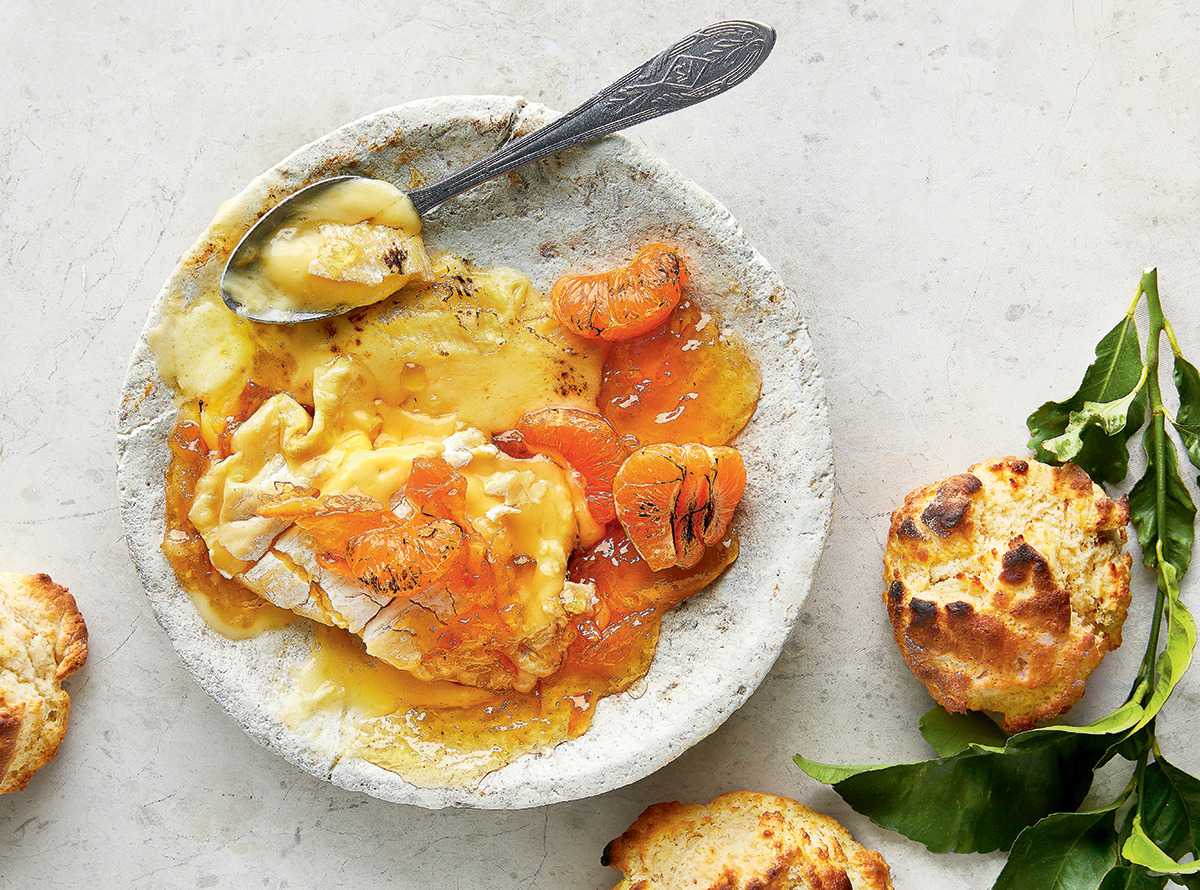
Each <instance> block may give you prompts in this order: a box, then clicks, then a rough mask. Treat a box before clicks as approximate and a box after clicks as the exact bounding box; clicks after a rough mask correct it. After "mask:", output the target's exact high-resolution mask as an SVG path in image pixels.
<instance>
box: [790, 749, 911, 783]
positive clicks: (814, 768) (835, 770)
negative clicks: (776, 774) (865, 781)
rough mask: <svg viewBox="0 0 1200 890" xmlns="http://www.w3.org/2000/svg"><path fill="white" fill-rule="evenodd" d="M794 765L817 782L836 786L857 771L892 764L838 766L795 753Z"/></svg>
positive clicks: (877, 768) (860, 771) (868, 770)
mask: <svg viewBox="0 0 1200 890" xmlns="http://www.w3.org/2000/svg"><path fill="white" fill-rule="evenodd" d="M792 760H793V761H795V763H796V766H798V767H800V769H802V770H804V771H805V772H806V773H808V774H809V775H810V776H812V777H813V778H814V779H816V780H817V781H818V782H824V783H825V784H826V785H833V786H835V787H836V786H837V783H838V782H841V781H844V780H845V779H849V778H850V777H852V776H857V775H858V774H859V773H869V772H874V771H877V770H885V769H891V768H892V765H883V766H838V765H836V764H832V763H819V762H818V761H816V760H808V759H807V758H804V757H801V756H800V755H799V754H797V755H796V756H795V757H793V758H792Z"/></svg>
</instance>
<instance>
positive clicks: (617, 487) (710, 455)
mask: <svg viewBox="0 0 1200 890" xmlns="http://www.w3.org/2000/svg"><path fill="white" fill-rule="evenodd" d="M745 487H746V468H745V465H744V464H743V462H742V459H741V455H739V454H738V453H737V452H736V451H735V450H734V449H732V448H726V447H723V446H719V447H716V448H709V447H707V446H705V445H700V444H697V443H691V444H687V445H674V444H669V443H668V444H657V445H648V446H647V447H645V448H642V449H639V450H638V451H636V452H634V453H633V454H632V455H630V457H629V458H628V459H627V460H626V461H625V463H624V464H622V465H621V469H620V471H619V472H618V473H617V478H616V481H615V482H614V484H613V500H614V502H615V505H616V509H617V518H618V519H620V520H621V525H622V527H624V529H625V532H626V533H627V534H628V535H629V540H630V541H632V542H633V544H634V546H635V547H637V550H638V553H640V554H641V556H642V558H643V559H645V561H646V563H647V565H649V566H650V567H651V568H652V569H654V570H655V571H660V570H662V569H666V568H670V567H672V566H680V567H683V568H688V567H691V566H694V565H695V564H696V563H698V562H699V561H700V559H701V557H702V556H703V554H704V548H705V545H706V544H707V545H711V544H714V543H716V542H717V541H719V540H720V539H721V537H722V536H723V535H724V534H725V531H726V529H728V527H729V522H730V520H731V519H732V518H733V512H734V510H735V509H736V508H737V503H738V500H740V499H741V496H742V492H743V491H744V490H745Z"/></svg>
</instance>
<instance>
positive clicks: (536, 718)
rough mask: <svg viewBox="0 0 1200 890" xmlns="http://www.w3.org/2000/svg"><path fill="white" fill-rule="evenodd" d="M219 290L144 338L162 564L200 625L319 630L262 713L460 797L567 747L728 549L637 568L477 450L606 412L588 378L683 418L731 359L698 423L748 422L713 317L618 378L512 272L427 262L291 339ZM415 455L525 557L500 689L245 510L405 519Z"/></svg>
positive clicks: (533, 475) (745, 376) (731, 555)
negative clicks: (459, 667)
mask: <svg viewBox="0 0 1200 890" xmlns="http://www.w3.org/2000/svg"><path fill="white" fill-rule="evenodd" d="M232 219H233V216H232V214H227V213H225V212H224V211H223V212H222V214H221V215H220V216H218V218H217V220H216V221H214V224H213V226H212V227H211V228H210V233H209V237H210V241H211V243H214V244H217V245H223V246H224V249H228V247H229V246H230V245H232V244H233V243H236V240H237V235H238V231H237V227H236V225H235V224H234V223H233V222H232ZM217 285H218V281H217V276H216V274H215V273H214V272H213V271H212V270H210V269H205V268H204V267H203V266H201V267H200V270H199V271H197V272H196V275H195V277H194V278H193V279H191V280H190V281H189V287H188V288H187V289H186V290H185V289H183V288H181V289H180V290H179V291H178V292H175V293H172V294H169V295H168V298H167V300H166V301H165V304H164V311H163V320H162V323H161V324H160V325H158V326H157V327H156V328H154V329H153V330H151V331H149V332H148V340H149V342H150V344H151V347H152V349H153V350H154V352H155V355H156V358H157V360H158V367H159V375H160V377H161V378H162V379H163V380H164V381H166V382H167V383H168V384H169V385H171V386H172V387H173V388H174V389H175V390H176V392H177V394H178V398H179V419H178V422H177V425H176V428H175V430H174V432H173V434H172V436H171V438H170V446H171V455H172V459H171V464H170V470H169V472H168V478H167V520H168V523H167V533H166V538H165V540H164V550H165V551H166V553H167V555H168V557H169V558H170V560H171V562H172V564H173V566H174V568H175V570H176V574H177V576H178V578H179V581H180V583H181V585H182V586H183V587H184V589H185V590H187V591H188V593H189V595H190V596H191V597H192V599H193V601H194V602H195V603H196V605H197V608H198V609H199V610H200V612H201V614H202V615H203V616H204V618H205V620H206V621H207V622H208V623H209V624H210V625H211V626H213V627H214V628H215V629H216V630H218V631H219V632H221V633H223V634H225V635H226V636H228V637H230V638H233V639H241V638H245V637H249V636H253V635H255V634H259V633H262V632H266V631H269V630H271V629H274V628H278V627H282V626H284V625H286V624H287V623H288V622H291V621H296V620H308V621H311V622H312V628H313V629H312V640H313V643H312V651H311V653H310V655H309V657H308V659H307V660H306V661H304V663H303V664H302V665H301V666H300V667H299V668H298V669H297V671H296V674H295V682H294V685H293V686H292V688H291V689H290V690H289V691H288V693H287V695H286V696H285V700H284V701H283V702H282V704H280V705H279V707H278V714H279V716H280V718H281V719H282V720H283V721H284V722H285V724H287V725H288V726H290V727H292V728H293V729H295V730H297V731H299V732H302V733H306V734H308V735H310V736H312V737H314V738H317V737H319V738H320V739H322V740H323V742H324V743H328V744H330V745H332V746H333V747H334V748H335V749H336V753H337V754H338V755H339V756H347V755H349V756H359V757H361V758H363V759H365V760H367V761H369V762H372V763H375V764H377V765H379V766H382V767H384V768H386V769H389V770H393V771H395V772H397V773H398V774H400V775H401V776H403V777H404V779H405V780H406V781H409V782H411V783H414V784H418V785H428V786H442V787H446V786H465V785H469V784H472V783H474V782H476V781H477V780H478V779H480V778H481V777H482V776H483V775H486V773H488V772H490V771H491V770H494V769H497V768H499V767H501V766H504V765H505V764H507V763H509V762H511V761H512V760H514V759H515V758H517V757H519V756H521V755H523V754H526V753H529V752H534V751H539V750H545V749H547V748H549V747H552V746H553V745H555V744H557V743H558V742H561V741H563V740H565V739H567V738H571V737H574V736H577V735H579V734H581V733H583V732H584V731H585V730H586V729H587V726H588V724H589V722H590V719H591V714H592V712H593V709H594V708H595V706H596V703H597V702H598V701H599V700H600V699H601V698H603V697H604V696H605V695H609V694H612V693H615V692H619V691H622V690H625V689H628V688H630V687H631V685H633V684H634V683H635V682H636V681H637V680H638V679H639V678H640V677H641V676H643V675H644V674H645V672H646V670H647V668H648V667H649V663H650V660H651V658H652V656H653V652H654V647H655V643H656V639H657V633H658V619H659V617H660V616H661V614H662V613H663V612H665V611H666V609H668V608H670V607H671V606H672V605H674V604H675V603H678V602H680V601H682V600H683V599H685V598H686V597H687V596H690V595H691V594H692V593H695V592H696V591H698V590H700V589H702V588H703V587H705V586H706V585H707V584H708V583H710V582H711V581H712V580H713V579H714V578H715V577H717V575H719V574H720V572H721V571H722V570H723V569H724V568H725V567H726V566H727V565H729V563H731V562H732V561H733V559H735V558H736V555H737V542H736V539H735V538H733V537H732V536H731V537H730V538H729V539H728V540H726V541H724V542H722V543H721V544H720V545H719V546H714V547H713V548H711V550H710V551H709V552H707V553H706V554H705V557H704V559H703V561H702V562H701V564H700V565H698V566H696V567H695V568H694V569H691V570H678V569H672V570H668V571H666V572H659V573H653V572H650V571H649V569H648V568H647V567H646V566H645V563H644V562H643V561H642V560H641V559H640V557H638V555H637V553H636V551H635V550H634V549H633V547H632V546H631V545H630V544H629V542H628V541H627V540H626V539H625V538H624V535H623V533H622V532H621V530H620V528H619V524H617V523H613V524H612V525H610V526H609V527H608V528H603V527H599V526H597V525H596V523H594V522H593V521H592V520H591V517H590V514H589V513H588V512H587V508H586V502H585V500H584V497H583V492H582V491H581V490H580V488H579V484H578V482H577V481H576V480H575V478H574V477H573V476H572V474H571V473H570V472H569V471H568V470H567V469H565V468H563V467H560V466H559V465H558V464H556V463H554V462H553V461H551V460H549V459H547V458H545V457H534V458H530V459H518V458H513V457H509V456H508V455H506V454H503V453H502V452H500V451H499V450H498V449H497V448H495V446H494V445H492V443H491V438H492V436H494V435H496V434H498V433H500V432H503V431H505V430H509V429H511V428H512V427H514V426H515V425H516V423H517V421H518V420H519V419H520V417H521V416H522V415H524V414H525V413H527V412H529V411H533V410H536V409H538V408H542V407H547V406H562V407H571V408H582V409H584V410H588V411H593V412H596V411H603V410H604V406H603V405H602V406H601V407H600V408H599V409H598V408H597V404H598V401H599V397H600V394H601V391H602V381H603V386H604V395H605V403H606V404H619V405H620V406H621V407H622V409H623V412H624V413H623V414H622V416H621V417H618V415H617V414H616V413H614V412H605V413H606V414H608V416H609V417H610V419H611V420H613V421H614V423H616V422H618V421H621V422H622V423H627V422H628V421H629V419H630V417H632V418H633V419H636V418H637V417H641V416H643V415H645V416H647V417H648V418H649V420H648V422H651V423H661V422H660V421H657V420H655V419H654V417H653V415H650V414H649V413H648V412H650V410H651V407H652V406H654V405H658V404H660V403H665V402H669V401H671V400H674V401H676V402H679V403H680V404H683V401H680V400H684V401H686V402H687V403H688V404H693V401H691V400H695V398H696V396H695V394H694V393H695V391H696V389H697V386H696V384H697V382H698V381H697V379H696V374H695V373H693V371H692V370H691V369H693V368H696V369H700V368H705V369H707V368H713V367H725V366H726V365H727V366H728V368H729V371H728V372H727V373H725V375H724V376H723V377H720V378H718V379H715V380H705V381H704V383H705V384H708V383H711V384H712V386H713V388H714V392H716V393H720V395H719V396H717V397H716V402H713V401H711V400H709V401H707V402H704V405H705V407H704V409H703V410H704V411H705V412H707V414H705V415H703V416H704V417H708V416H709V415H712V414H714V413H715V414H716V415H720V414H721V413H722V412H723V411H725V410H727V409H726V408H725V407H723V406H722V399H726V398H728V399H737V400H738V402H737V405H738V406H739V407H738V408H737V411H744V413H745V416H746V417H748V416H749V412H750V411H752V410H753V402H754V400H755V399H756V397H757V391H758V378H757V371H756V369H753V366H752V362H750V360H749V358H748V356H747V355H746V353H745V350H744V348H742V347H740V346H736V347H735V346H734V345H733V344H731V343H728V342H725V341H724V340H723V339H718V338H715V337H711V338H708V339H703V341H702V342H701V340H700V339H697V338H704V337H707V333H708V332H707V330H705V329H704V325H706V324H707V323H708V319H709V318H710V316H704V317H703V319H699V320H697V319H693V317H692V316H687V317H686V318H685V319H684V323H683V324H682V325H679V324H673V325H672V326H668V329H667V330H665V331H663V332H661V333H659V334H655V335H653V336H651V337H649V338H647V339H646V340H645V341H644V345H643V346H642V347H640V349H641V351H642V352H643V353H646V352H647V350H648V351H649V352H648V354H649V355H653V356H657V361H659V364H660V365H661V366H662V367H663V368H665V369H666V370H665V371H663V372H661V373H657V374H655V375H653V376H652V377H649V376H648V377H644V378H637V379H633V377H632V376H631V375H630V374H629V369H630V368H632V367H633V366H632V365H631V362H630V356H629V355H628V354H627V353H628V350H625V351H624V352H622V354H621V357H620V359H619V361H618V362H617V363H616V364H614V365H613V367H612V368H607V367H606V360H607V359H608V357H609V346H608V345H607V344H604V343H602V342H598V341H588V340H583V339H580V338H578V337H575V336H574V335H572V334H570V333H568V332H566V331H564V330H563V329H562V328H561V327H560V326H559V325H558V324H557V322H555V321H554V318H553V315H552V313H551V311H550V307H549V305H548V303H547V301H546V299H545V297H544V296H543V295H542V294H540V293H539V292H538V291H537V290H536V289H535V288H533V287H532V285H531V284H530V282H529V280H528V279H527V278H526V277H525V276H524V275H522V274H521V273H519V272H517V271H515V270H512V269H506V268H496V269H487V270H481V269H475V268H472V267H470V266H468V265H467V264H466V263H465V262H463V261H462V260H460V259H458V258H455V257H453V256H449V255H442V256H437V257H434V259H433V261H432V262H431V264H430V267H429V272H428V277H427V278H423V279H422V278H418V279H415V280H413V281H410V282H409V283H408V285H407V286H406V287H405V288H403V289H402V290H400V291H399V292H398V293H396V294H394V295H391V296H389V297H388V298H387V299H385V300H383V301H382V302H379V303H378V304H377V305H373V306H370V307H367V308H364V309H360V310H356V311H354V312H351V313H349V314H347V315H343V316H340V317H336V318H331V319H326V320H324V321H321V322H309V323H305V324H300V325H295V326H291V327H279V326H271V325H261V324H256V323H253V322H248V321H245V320H243V319H240V318H238V317H237V316H235V315H234V314H233V313H231V312H229V311H228V310H227V309H226V307H225V306H224V305H223V304H222V302H221V299H220V296H219V290H218V287H217ZM697 343H699V344H700V346H699V347H697ZM614 355H615V353H614ZM672 357H675V358H672ZM637 360H638V361H639V362H645V361H647V356H646V355H642V354H640V353H639V355H638V356H637ZM672 361H673V362H675V365H672V364H670V362H672ZM685 362H686V367H685V366H684V364H683V363H685ZM676 366H678V367H676ZM748 368H749V369H750V372H748V371H747V369H748ZM618 372H619V374H620V375H623V376H621V377H620V379H618ZM624 377H629V378H630V383H629V384H628V388H627V390H626V391H625V392H624V393H622V392H621V390H620V387H621V385H623V384H622V383H621V380H623V379H624ZM614 380H617V383H615V384H614V382H613V381H614ZM642 402H644V403H645V406H646V407H645V409H640V408H639V405H640V404H641V403H642ZM740 406H748V409H744V408H742V407H740ZM655 410H656V411H657V412H658V413H662V412H661V409H655ZM737 411H734V412H733V413H737ZM626 415H629V416H628V417H627V416H626ZM691 416H693V415H692V414H688V415H687V417H685V418H684V421H685V422H684V423H683V424H682V425H681V424H680V422H679V421H678V420H677V419H676V418H677V417H678V415H677V414H676V415H674V416H673V418H672V419H673V420H674V425H673V426H672V436H687V435H688V433H689V432H691V433H693V434H694V433H695V431H696V429H702V423H707V421H703V422H701V421H697V422H696V423H695V424H694V425H693V429H691V430H689V429H688V428H687V422H686V421H687V418H688V417H691ZM696 416H697V417H700V416H701V415H696ZM741 423H744V419H743V420H741V421H740V422H737V423H736V427H737V429H740V425H741ZM618 429H619V430H620V429H621V427H620V426H618ZM737 429H732V432H730V433H729V435H732V434H735V433H736V431H737ZM639 432H640V431H639ZM723 434H724V433H723ZM643 437H645V436H643ZM647 438H648V437H647ZM679 441H684V439H679ZM712 444H722V443H720V442H715V441H714V442H713V443H712ZM418 457H429V458H437V459H440V460H444V461H446V462H447V463H448V464H449V465H451V466H452V467H454V468H455V470H456V471H457V472H459V473H461V474H462V475H463V477H464V478H465V480H466V488H467V514H468V516H469V518H470V522H471V524H472V525H473V526H474V527H475V528H476V529H477V530H478V532H479V533H480V534H482V535H484V536H501V537H502V538H503V540H504V547H503V548H501V549H502V550H503V551H504V552H505V553H510V554H514V555H519V557H520V558H519V562H520V563H521V564H520V566H518V567H516V568H515V569H514V571H513V573H512V577H513V578H514V589H513V590H512V591H511V595H512V606H511V607H509V608H513V609H517V610H518V611H519V612H520V613H521V614H522V616H523V617H522V621H521V622H520V623H519V624H520V627H521V628H523V629H522V631H521V632H520V633H519V634H518V636H517V639H516V643H515V645H514V646H513V647H512V649H511V651H510V652H509V653H508V654H506V655H504V656H503V660H504V661H506V662H511V664H509V665H508V666H507V667H506V668H505V670H506V671H507V672H508V673H507V674H505V675H504V677H503V678H502V679H503V681H504V682H502V683H497V682H495V676H494V675H491V674H487V673H486V672H485V673H483V674H473V675H467V674H463V675H461V676H459V677H458V679H461V680H463V681H464V682H454V680H455V678H456V675H455V673H454V671H455V669H456V666H455V665H454V664H453V661H452V660H451V661H450V662H448V664H449V666H448V667H447V666H446V664H443V665H442V667H439V668H437V669H433V668H431V666H430V663H429V662H428V661H427V660H426V659H423V658H422V655H421V653H420V652H419V651H414V650H413V649H412V648H411V646H408V647H406V645H405V644H404V643H405V640H406V639H407V638H408V637H407V635H408V634H409V631H414V630H415V631H418V632H419V631H420V630H421V628H417V627H416V626H415V625H410V626H406V625H405V620H410V621H411V619H406V618H405V617H404V615H405V614H406V613H405V610H404V609H403V608H401V609H397V608H395V607H390V608H391V610H392V612H393V613H394V612H399V613H400V615H399V616H397V615H394V614H389V613H388V610H387V609H384V608H382V605H381V604H380V603H379V602H376V601H373V600H372V599H371V597H370V595H369V593H368V592H366V591H364V589H363V586H362V585H361V584H359V585H357V586H356V585H355V581H354V579H352V578H348V577H346V576H342V575H337V574H336V573H333V572H330V571H329V570H328V569H324V568H322V566H321V565H320V564H318V563H317V561H315V560H314V559H313V554H312V550H311V542H306V541H305V540H304V537H305V536H304V535H303V534H302V533H300V532H299V531H298V529H297V527H295V526H290V523H288V522H286V521H280V520H277V519H276V520H272V519H268V518H265V517H263V516H261V515H259V514H257V513H256V510H255V507H256V505H258V504H260V503H261V502H262V501H263V499H264V497H267V496H269V495H271V494H272V493H273V492H275V491H277V490H278V486H279V485H280V484H283V485H287V486H297V487H303V488H306V489H314V490H319V491H320V492H321V493H322V494H338V493H348V494H355V495H363V496H368V497H371V498H374V499H375V500H376V501H378V502H380V503H382V504H386V505H388V506H390V507H392V508H393V509H395V510H396V511H397V514H398V515H400V514H402V513H403V512H404V511H405V510H408V509H412V506H413V505H411V504H408V505H406V504H405V503H404V490H405V481H406V479H407V477H408V474H409V472H410V471H411V467H412V465H413V461H414V459H416V458H418ZM289 526H290V527H289ZM434 605H435V606H436V604H434ZM381 614H382V615H383V616H384V618H386V619H387V620H386V621H384V620H383V619H381V618H380V617H379V616H380V615H381ZM297 616H300V617H297ZM372 621H374V622H376V626H375V627H374V630H376V631H379V632H378V633H374V632H373V630H372V627H373V626H372ZM381 627H382V629H381Z"/></svg>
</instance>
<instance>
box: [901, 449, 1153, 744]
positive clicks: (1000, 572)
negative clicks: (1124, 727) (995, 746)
mask: <svg viewBox="0 0 1200 890" xmlns="http://www.w3.org/2000/svg"><path fill="white" fill-rule="evenodd" d="M1128 522H1129V505H1128V503H1127V502H1126V501H1125V500H1124V499H1122V500H1120V501H1113V500H1111V499H1110V498H1108V497H1107V496H1106V495H1105V494H1104V491H1103V490H1102V489H1101V488H1100V486H1098V485H1096V484H1095V483H1093V482H1092V480H1091V478H1090V477H1089V476H1088V475H1087V474H1086V473H1085V472H1084V471H1083V470H1081V469H1079V468H1078V467H1076V466H1074V465H1073V464H1064V465H1063V466H1061V467H1052V466H1049V465H1047V464H1043V463H1038V462H1037V461H1028V460H1019V459H1017V458H1015V457H1005V458H1000V459H997V460H990V461H984V462H983V463H979V464H976V465H975V466H973V467H971V468H970V470H969V471H968V472H966V473H963V474H962V475H959V476H952V477H950V478H949V479H946V480H944V481H942V482H936V483H934V484H933V485H927V486H925V487H924V488H921V489H918V490H917V491H914V492H913V493H912V494H910V495H909V496H908V497H907V498H906V499H905V501H904V505H903V506H902V507H901V508H900V509H898V510H897V511H896V512H895V513H893V514H892V524H891V529H890V531H889V532H888V542H887V554H886V557H885V559H884V573H883V578H884V583H885V584H886V585H887V590H886V592H885V593H884V602H885V603H886V605H887V611H888V615H889V617H890V618H891V621H892V627H893V629H894V631H895V635H896V643H897V644H898V645H899V646H900V651H901V653H902V654H903V656H904V660H905V661H906V662H907V663H908V666H909V667H910V668H911V669H912V672H913V673H914V674H915V675H916V676H917V678H918V679H919V680H920V681H921V682H922V683H924V684H925V686H926V687H927V688H928V689H929V693H930V695H932V696H933V697H934V698H935V699H937V701H938V703H939V704H941V705H942V707H944V708H945V709H946V710H947V711H952V712H956V713H962V712H964V711H968V710H974V711H996V712H999V713H1000V714H1001V715H1002V716H1003V724H1004V729H1005V731H1006V732H1010V733H1011V732H1020V731H1023V730H1026V729H1032V728H1033V726H1034V725H1035V723H1036V722H1037V721H1038V720H1044V719H1048V718H1050V717H1055V716H1057V715H1059V714H1062V713H1064V712H1066V711H1067V710H1068V709H1069V708H1070V707H1071V706H1072V705H1073V704H1075V702H1077V701H1079V697H1080V696H1081V695H1083V687H1084V681H1085V680H1086V679H1087V677H1088V675H1089V674H1090V673H1091V672H1092V671H1093V670H1094V669H1095V668H1096V666H1097V665H1098V664H1100V661H1101V659H1103V658H1104V653H1105V652H1107V651H1108V650H1109V649H1116V648H1117V647H1118V646H1120V645H1121V625H1122V624H1123V623H1124V621H1125V612H1126V610H1127V608H1128V607H1129V566H1130V562H1131V559H1130V557H1129V555H1128V554H1126V553H1124V552H1123V548H1124V545H1125V526H1126V525H1127V524H1128Z"/></svg>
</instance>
